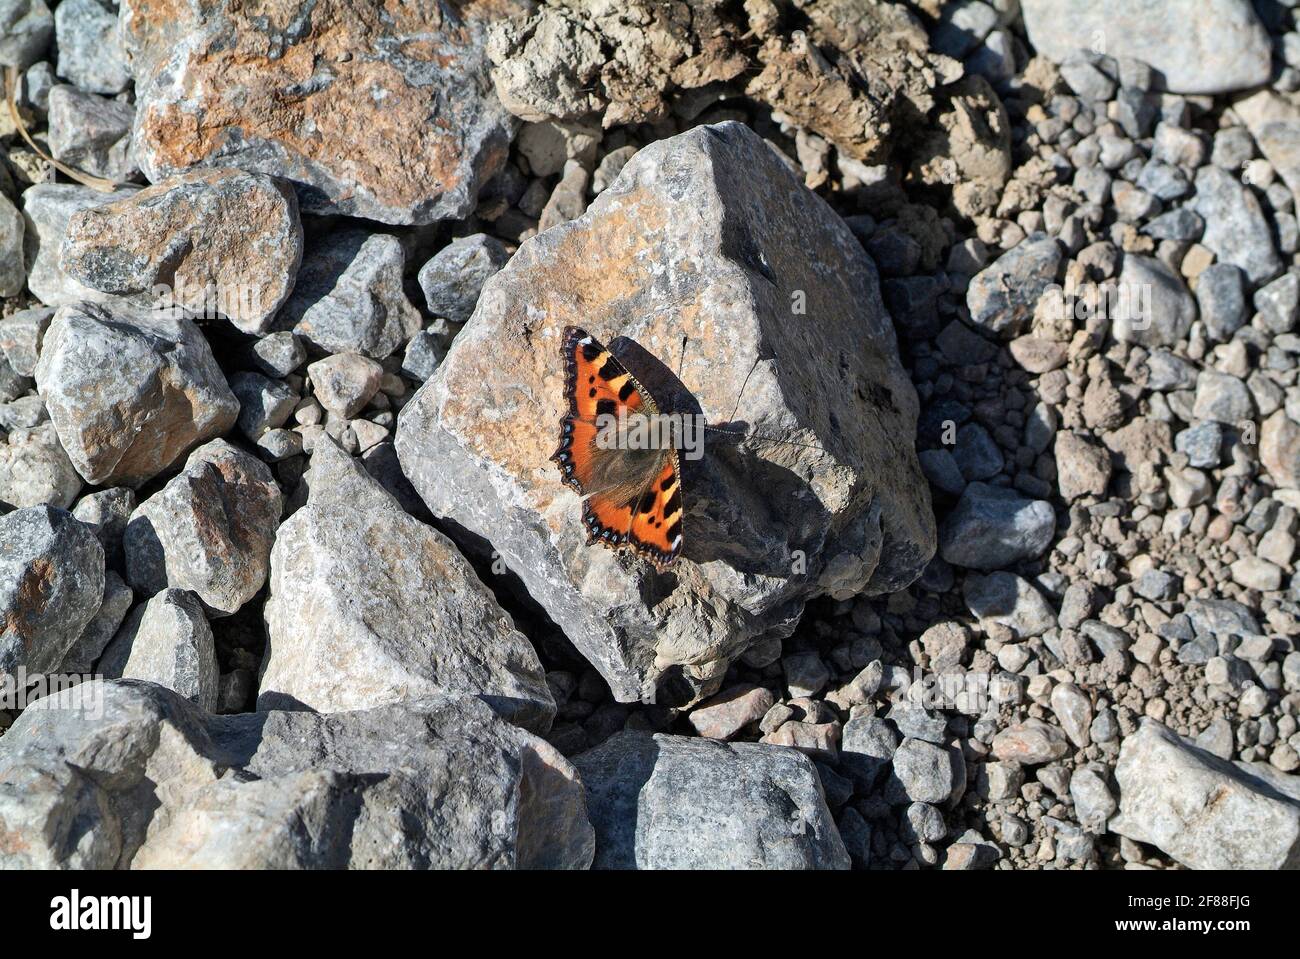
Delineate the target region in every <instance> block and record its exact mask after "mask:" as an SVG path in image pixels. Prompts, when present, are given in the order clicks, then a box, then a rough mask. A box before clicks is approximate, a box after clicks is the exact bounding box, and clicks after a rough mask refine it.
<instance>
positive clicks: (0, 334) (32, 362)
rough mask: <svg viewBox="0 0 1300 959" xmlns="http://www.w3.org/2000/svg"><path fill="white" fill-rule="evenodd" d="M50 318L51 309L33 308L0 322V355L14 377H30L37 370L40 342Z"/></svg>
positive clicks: (44, 307) (52, 313) (45, 307)
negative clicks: (14, 374) (15, 375)
mask: <svg viewBox="0 0 1300 959" xmlns="http://www.w3.org/2000/svg"><path fill="white" fill-rule="evenodd" d="M52 316H54V310H53V309H51V308H50V307H48V306H35V307H32V308H31V309H28V310H19V311H18V312H17V313H15V314H14V315H13V316H9V317H6V318H5V319H3V320H0V355H3V357H4V359H5V360H6V361H7V362H8V363H9V367H10V369H12V370H13V372H14V373H16V374H17V375H19V376H31V375H32V374H33V373H34V372H35V371H36V360H37V358H38V357H39V356H40V352H41V339H42V337H44V336H45V330H46V328H48V327H49V325H50V318H51V317H52Z"/></svg>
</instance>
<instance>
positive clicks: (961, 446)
mask: <svg viewBox="0 0 1300 959" xmlns="http://www.w3.org/2000/svg"><path fill="white" fill-rule="evenodd" d="M952 456H953V459H955V460H956V462H957V468H958V469H959V470H961V475H962V477H963V478H964V479H966V480H986V479H991V478H992V477H994V476H997V475H998V474H999V473H1001V472H1002V467H1003V465H1004V461H1003V459H1002V451H1001V450H999V449H998V444H997V443H996V442H995V441H994V439H993V437H991V436H990V435H989V432H988V430H986V429H985V428H984V427H982V426H980V425H979V424H978V423H967V424H966V425H964V426H962V427H961V428H960V429H959V430H957V445H956V446H954V447H953V450H952Z"/></svg>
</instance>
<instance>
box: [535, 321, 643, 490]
mask: <svg viewBox="0 0 1300 959" xmlns="http://www.w3.org/2000/svg"><path fill="white" fill-rule="evenodd" d="M561 352H562V354H563V356H564V395H565V397H566V398H567V399H568V403H569V409H568V412H567V413H566V414H565V415H564V416H563V417H562V418H561V419H560V446H559V449H557V450H556V451H555V452H554V453H553V454H552V455H551V461H552V462H554V463H555V465H556V466H558V467H559V468H560V474H561V476H562V477H563V479H564V483H565V485H567V486H569V487H571V488H572V489H573V490H575V491H576V492H577V493H579V494H580V495H586V494H588V493H591V492H593V490H592V488H591V483H592V478H593V475H592V474H593V472H594V469H593V468H594V457H593V455H592V450H593V449H594V447H595V442H596V434H597V430H598V427H597V422H596V418H597V417H599V416H605V415H613V416H617V415H618V413H619V410H625V411H626V412H627V413H635V412H638V411H640V410H641V409H642V406H643V402H644V397H643V395H642V392H641V389H640V387H639V385H638V384H637V382H636V380H635V379H633V378H632V375H631V374H630V373H628V371H627V370H626V369H625V368H624V367H623V364H622V363H620V362H619V361H618V360H616V359H615V358H614V355H613V354H612V353H610V352H609V350H607V349H605V347H603V346H601V345H600V343H598V342H596V340H595V338H594V337H592V335H591V334H590V333H588V332H587V331H586V330H583V329H579V328H578V327H576V326H566V327H565V328H564V341H563V345H562V347H561ZM629 515H630V514H629Z"/></svg>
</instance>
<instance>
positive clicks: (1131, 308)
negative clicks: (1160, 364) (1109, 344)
mask: <svg viewBox="0 0 1300 959" xmlns="http://www.w3.org/2000/svg"><path fill="white" fill-rule="evenodd" d="M1118 292H1119V299H1118V309H1117V310H1116V313H1115V317H1114V322H1113V324H1112V327H1111V332H1112V335H1113V336H1114V337H1115V339H1117V340H1119V341H1120V342H1121V343H1140V344H1142V345H1143V346H1147V347H1151V346H1173V345H1174V344H1176V343H1177V342H1178V341H1179V340H1182V339H1184V338H1185V337H1186V336H1187V332H1188V330H1190V329H1191V327H1192V322H1193V321H1194V320H1195V319H1196V301H1195V300H1194V299H1193V298H1192V294H1191V293H1189V292H1188V291H1187V287H1186V285H1185V284H1184V283H1183V281H1182V278H1181V277H1180V276H1179V275H1178V274H1177V273H1175V272H1174V271H1173V270H1171V269H1170V268H1169V267H1168V266H1167V265H1165V264H1164V263H1162V262H1161V261H1160V260H1157V259H1155V258H1154V257H1150V256H1139V255H1138V254H1136V253H1128V254H1125V256H1124V268H1123V270H1121V271H1120V275H1119V291H1118Z"/></svg>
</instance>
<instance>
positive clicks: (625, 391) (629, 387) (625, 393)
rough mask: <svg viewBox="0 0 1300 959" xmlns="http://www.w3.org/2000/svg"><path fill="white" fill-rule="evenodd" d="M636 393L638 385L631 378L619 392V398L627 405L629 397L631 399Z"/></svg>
mask: <svg viewBox="0 0 1300 959" xmlns="http://www.w3.org/2000/svg"><path fill="white" fill-rule="evenodd" d="M635 392H636V384H635V383H633V382H632V378H631V377H630V376H629V377H628V379H627V382H626V383H624V384H623V386H622V388H621V389H620V390H619V391H618V398H619V399H620V400H622V401H623V402H624V403H626V402H627V400H628V397H630V396H631V395H632V394H633V393H635Z"/></svg>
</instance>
